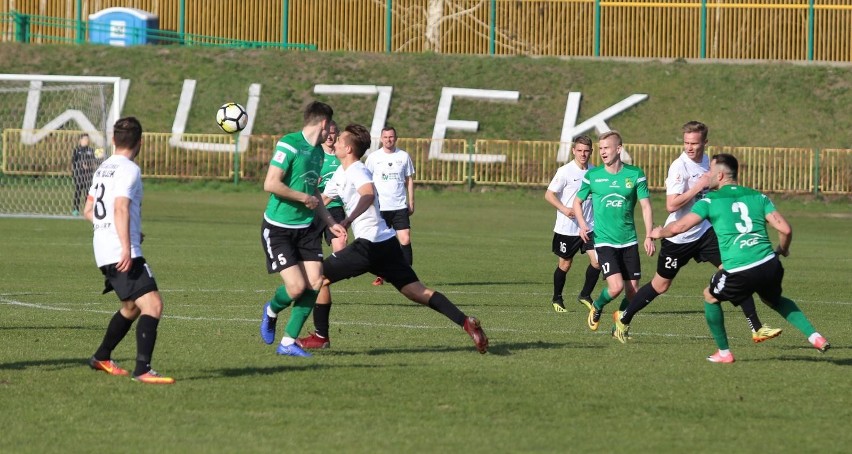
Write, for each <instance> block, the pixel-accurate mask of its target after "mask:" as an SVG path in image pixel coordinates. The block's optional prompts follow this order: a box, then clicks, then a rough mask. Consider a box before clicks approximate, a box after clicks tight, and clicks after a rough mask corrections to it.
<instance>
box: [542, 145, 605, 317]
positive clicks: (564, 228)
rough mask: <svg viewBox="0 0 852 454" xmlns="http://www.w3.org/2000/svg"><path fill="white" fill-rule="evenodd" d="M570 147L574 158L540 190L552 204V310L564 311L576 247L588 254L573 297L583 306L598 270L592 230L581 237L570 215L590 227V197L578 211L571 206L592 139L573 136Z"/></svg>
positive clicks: (585, 168)
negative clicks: (554, 259)
mask: <svg viewBox="0 0 852 454" xmlns="http://www.w3.org/2000/svg"><path fill="white" fill-rule="evenodd" d="M571 151H572V152H573V153H574V159H573V160H572V161H571V162H569V163H568V164H565V165H564V166H562V167H560V168H559V169H558V170H557V171H556V175H554V177H553V180H552V181H551V182H550V185H548V186H547V190H546V191H545V192H544V199H545V200H547V202H548V203H550V204H551V205H553V207H554V208H556V225H554V227H553V244H552V250H553V253H554V254H556V256H557V257H558V258H559V259H558V263H557V265H556V270H554V272H553V310H555V311H556V312H566V310H565V303H564V302H563V299H562V290H563V289H564V288H565V280H566V277H567V275H568V270H570V269H571V264H572V263H573V261H574V255H576V254H577V252H578V251H579V252H580V253H581V254H586V253H588V255H589V266H588V267H586V280H585V282H584V284H583V289H582V290H580V295H579V296H578V297H577V301H579V302H580V303H581V304H583V305H585V306H586V309H588V308H590V307H591V305H592V297H591V294H592V291H593V290H594V288H595V283H597V280H598V276H600V274H601V270H600V265H598V256H597V254H595V242H594V232H589V241H583V239H582V238H580V225H579V224H577V221H576V220H575V219H574V218H575V217H577V215H580V216H582V217H583V219H584V220H585V221H586V225H588V226H589V228H590V229H592V230H594V226H595V223H594V219H592V202H591V200H585V201H583V211H582V212H579V213H577V212H575V211H574V208H573V202H574V196H575V195H576V194H577V190H578V189H580V184H581V183H582V180H583V175H585V174H586V172H587V171H588V170H589V169H591V168H594V166H592V165H590V164H589V158H590V157H591V155H592V139H590V138H589V137H588V136H580V137H577V139H575V140H574V146H573V147H571Z"/></svg>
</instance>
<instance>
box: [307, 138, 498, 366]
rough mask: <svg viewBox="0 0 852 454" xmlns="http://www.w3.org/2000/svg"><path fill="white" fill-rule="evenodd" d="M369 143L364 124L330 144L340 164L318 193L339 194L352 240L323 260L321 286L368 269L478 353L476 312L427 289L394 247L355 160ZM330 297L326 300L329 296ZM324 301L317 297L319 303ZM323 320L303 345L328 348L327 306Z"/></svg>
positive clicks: (482, 341)
mask: <svg viewBox="0 0 852 454" xmlns="http://www.w3.org/2000/svg"><path fill="white" fill-rule="evenodd" d="M369 147H370V132H369V131H368V130H367V128H365V127H364V126H361V125H357V124H351V125H349V126H347V127H346V129H345V130H344V131H343V133H341V134H340V138H339V139H338V140H337V143H336V144H335V146H334V149H335V152H336V153H337V157H338V158H339V159H340V168H338V169H337V171H336V172H335V173H334V176H333V177H332V178H331V181H329V183H328V185H327V186H326V189H325V193H324V194H323V198H324V199H325V200H328V199H330V198H334V197H340V199H341V200H342V201H343V204H344V207H345V210H346V219H344V220H343V221H342V222H341V225H342V226H344V227H346V226H351V227H352V233H353V235H354V236H355V239H354V240H353V241H352V242H351V243H350V244H349V245H348V246H346V247H345V248H343V250H341V251H338V252H335V253H334V254H332V255H331V256H330V257H328V258H326V259H325V260H324V261H323V274H324V275H325V285H326V286H328V285H331V284H333V283H335V282H339V281H342V280H344V279H349V278H352V277H356V276H360V275H362V274H364V273H367V272H369V273H372V274H374V275H377V276H384V278H385V279H386V280H387V281H388V282H389V283H390V284H391V285H393V286H394V287H395V288H396V289H397V290H399V292H400V293H402V294H403V295H405V297H406V298H408V299H410V300H411V301H414V302H416V303H420V304H423V305H425V306H429V307H430V308H432V309H434V310H435V311H437V312H440V313H441V314H443V315H444V316H445V317H447V318H448V319H450V320H452V321H453V322H454V323H456V324H457V325H459V326H460V327H462V328H463V329H464V330H465V331H466V332H467V333H468V334H469V335H470V337H471V338H472V339H473V342H474V344H475V345H476V349H477V350H479V352H480V353H485V352H486V351H487V350H488V337H486V335H485V332H484V331H483V330H482V327H481V326H480V323H479V320H477V319H476V318H475V317H469V316H467V315H465V313H464V312H462V311H461V310H460V309H459V308H458V307H456V305H455V304H453V303H452V302H451V301H450V300H449V299H448V298H447V297H446V296H444V294H442V293H440V292H437V291H435V290H432V289H430V288H427V287H426V286H425V285H423V283H421V282H420V280H419V279H418V277H417V274H416V273H415V272H414V270H413V269H412V268H411V265H410V264H409V262H408V257H406V256H405V255H404V254H403V249H402V248H400V246H399V240H398V239H397V236H396V232H394V230H393V229H392V228H390V227H389V226H388V225H387V224H386V223H385V220H384V219H383V217H382V215H381V212H380V210H379V204H378V201H377V200H376V189H375V186H374V183H373V176H372V175H371V174H370V171H369V170H367V168H366V166H365V165H364V164H363V163H362V162H361V161H360V159H361V157H362V156H364V153H365V152H366V151H367V149H368V148H369ZM329 302H330V301H329ZM323 303H325V302H324V301H318V304H317V307H320V306H321V305H322V304H323ZM322 314H324V315H325V317H326V318H325V320H324V321H321V322H320V323H318V324H317V326H318V327H320V326H324V327H326V332H321V333H319V334H320V335H321V336H322V338H321V339H317V338H316V336H315V334H316V333H315V334H312V335H311V336H308V337H306V338H303V339H300V340H299V343H300V344H301V345H302V347H304V348H327V347H329V345H330V341H329V337H328V331H327V327H328V314H329V312H328V311H325V312H322Z"/></svg>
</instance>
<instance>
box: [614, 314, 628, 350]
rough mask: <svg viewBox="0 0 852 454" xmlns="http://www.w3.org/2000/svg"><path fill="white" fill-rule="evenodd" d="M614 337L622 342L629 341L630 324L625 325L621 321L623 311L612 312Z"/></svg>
mask: <svg viewBox="0 0 852 454" xmlns="http://www.w3.org/2000/svg"><path fill="white" fill-rule="evenodd" d="M612 322H613V327H612V337H614V338H616V339H618V341H619V342H621V343H622V344H626V343H627V339H629V338H630V337H629V334H628V333H629V332H630V325H625V324H624V323H621V311H615V312H613V313H612Z"/></svg>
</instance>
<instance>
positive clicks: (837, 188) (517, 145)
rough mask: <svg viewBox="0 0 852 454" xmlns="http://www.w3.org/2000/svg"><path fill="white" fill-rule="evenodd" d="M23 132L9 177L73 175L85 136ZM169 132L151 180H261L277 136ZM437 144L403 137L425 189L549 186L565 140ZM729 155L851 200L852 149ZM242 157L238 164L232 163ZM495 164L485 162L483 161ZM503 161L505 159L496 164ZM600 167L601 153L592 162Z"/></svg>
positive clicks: (646, 155) (749, 167)
mask: <svg viewBox="0 0 852 454" xmlns="http://www.w3.org/2000/svg"><path fill="white" fill-rule="evenodd" d="M21 133H22V131H21V130H19V129H7V130H5V131H4V133H3V136H2V144H3V151H4V152H3V156H2V160H0V162H2V166H0V172H2V174H3V175H21V176H38V175H53V176H62V175H69V174H70V169H71V150H72V149H73V147H74V145H75V144H76V140H77V137H79V133H80V131H56V132H53V133H51V134H50V135H48V136H47V137H46V138H45V140H43V141H42V142H40V143H39V144H38V146H32V145H24V144H23V142H22V141H21V135H22V134H21ZM172 139H173V137H172V135H171V134H168V133H145V134H144V141H145V142H144V147H143V150H142V153H141V154H140V155H139V157H138V158H137V163H138V164H139V166H140V167H141V169H142V173H143V175H144V176H145V177H147V178H162V179H183V180H193V179H206V180H235V181H236V180H250V181H262V180H263V178H264V177H265V175H266V169H267V166H268V165H269V161H270V159H271V158H272V153H273V151H274V149H275V143H276V142H277V141H278V139H279V137H278V136H268V135H254V136H251V137H250V138H249V145H248V148H247V150H246V151H245V152H242V153H236V151H234V152H209V151H198V150H187V149H184V148H178V147H175V146H174V145H172V142H171V141H172ZM182 139H183V140H186V141H192V142H202V143H209V144H217V145H221V144H233V138H232V137H231V136H229V135H225V134H185V135H183V137H182ZM432 143H433V141H432V139H417V138H401V139H399V142H398V146H399V147H400V148H402V149H404V150H406V151H407V152H408V153H409V154H410V155H411V158H412V160H413V161H414V167H415V169H416V173H415V180H416V181H417V182H418V183H423V184H435V185H464V186H467V187H468V188H470V187H473V186H474V185H485V186H519V187H520V186H527V187H539V188H543V187H546V186H547V185H548V184H549V183H550V180H551V179H552V178H553V175H554V174H555V173H556V170H557V169H558V168H559V167H560V166H561V165H563V164H564V163H563V162H559V161H558V160H557V154H558V151H559V146H560V143H559V142H542V141H508V140H486V139H481V140H476V141H466V140H462V139H447V140H443V141H442V150H443V152H442V153H453V154H457V155H465V156H468V157H469V159H462V160H458V159H455V160H443V159H440V158H435V157H434V156H432V157H430V149H431V145H432ZM625 148H626V149H627V150H628V152H629V153H630V154H631V156H632V158H633V163H634V164H635V165H637V166H639V167H641V168H642V169H643V170H644V171H645V174H646V175H647V177H648V186H649V188H651V189H655V190H659V189H664V188H665V178H666V175H667V173H668V168H669V165H670V164H671V163H672V161H674V160H675V159H676V158H677V157H678V155H679V154H680V153H681V152H682V147H681V146H680V145H652V144H625ZM721 152H724V153H730V154H733V155H734V156H736V157H737V158H738V159H739V161H740V182H741V183H742V184H744V185H746V186H750V187H753V188H755V189H758V190H760V191H764V192H787V193H799V194H806V193H813V194H847V195H848V194H852V149H825V150H818V149H811V148H768V147H709V148H708V150H707V154H708V155H713V154H715V153H721ZM235 153H236V159H234V157H235ZM486 156H488V157H490V158H491V159H481V158H483V157H486ZM497 158H499V159H497ZM598 162H599V155H598V154H597V152H595V153H593V154H592V163H594V164H597V163H598Z"/></svg>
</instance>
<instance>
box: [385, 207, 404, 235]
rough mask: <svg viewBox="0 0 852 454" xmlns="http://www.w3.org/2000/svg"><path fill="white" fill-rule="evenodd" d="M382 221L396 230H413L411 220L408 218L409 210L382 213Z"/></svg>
mask: <svg viewBox="0 0 852 454" xmlns="http://www.w3.org/2000/svg"><path fill="white" fill-rule="evenodd" d="M382 219H384V220H385V224H387V225H388V227H390V228H392V229H394V230H409V229H411V219H410V218H409V217H408V208H403V209H401V210H392V211H382Z"/></svg>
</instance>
